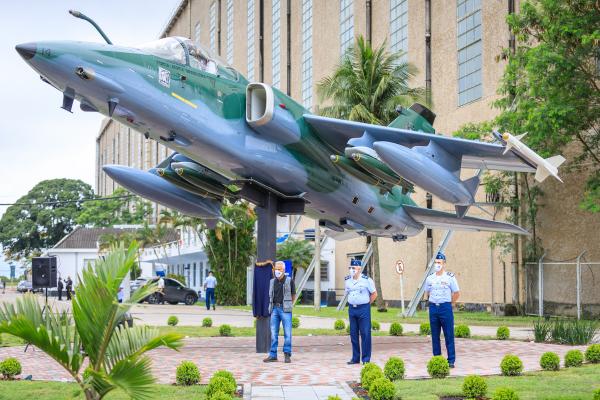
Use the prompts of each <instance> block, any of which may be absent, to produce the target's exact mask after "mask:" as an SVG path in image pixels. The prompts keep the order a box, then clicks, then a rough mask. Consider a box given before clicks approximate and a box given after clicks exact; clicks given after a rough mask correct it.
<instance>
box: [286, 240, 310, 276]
mask: <svg viewBox="0 0 600 400" xmlns="http://www.w3.org/2000/svg"><path fill="white" fill-rule="evenodd" d="M314 253H315V246H314V245H313V244H312V243H310V242H308V241H306V240H298V239H292V238H289V239H288V240H286V241H285V242H283V243H281V244H280V245H278V246H277V259H278V260H292V264H293V267H294V276H296V270H297V269H298V268H304V269H305V270H306V268H308V266H309V265H310V262H311V261H312V259H313V255H314Z"/></svg>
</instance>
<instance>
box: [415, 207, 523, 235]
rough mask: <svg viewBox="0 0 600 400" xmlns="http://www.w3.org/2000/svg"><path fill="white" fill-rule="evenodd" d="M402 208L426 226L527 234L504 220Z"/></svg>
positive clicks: (418, 208) (416, 208)
mask: <svg viewBox="0 0 600 400" xmlns="http://www.w3.org/2000/svg"><path fill="white" fill-rule="evenodd" d="M404 210H405V211H406V212H407V213H408V215H410V216H411V217H412V218H413V219H414V220H415V221H417V222H419V223H421V224H423V225H425V226H426V227H427V228H440V229H451V230H460V231H488V232H504V233H515V234H517V235H528V234H529V232H527V231H526V230H525V229H523V228H521V227H519V226H516V225H513V224H509V223H506V222H498V221H490V220H487V219H482V218H474V217H462V218H459V217H457V216H456V215H455V214H452V213H447V212H443V211H438V210H430V209H427V208H421V207H414V206H406V205H405V206H404Z"/></svg>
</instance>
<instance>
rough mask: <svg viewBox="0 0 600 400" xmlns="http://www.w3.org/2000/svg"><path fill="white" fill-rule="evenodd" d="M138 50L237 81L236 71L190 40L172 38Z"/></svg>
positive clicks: (156, 41) (150, 43)
mask: <svg viewBox="0 0 600 400" xmlns="http://www.w3.org/2000/svg"><path fill="white" fill-rule="evenodd" d="M137 48H138V49H140V50H142V51H145V52H148V53H150V54H153V55H155V56H157V57H160V58H164V59H165V60H168V61H171V62H175V63H178V64H183V65H187V66H190V67H192V68H195V69H197V70H200V71H204V72H206V73H209V74H213V75H217V76H220V77H223V78H227V79H231V80H235V81H237V80H239V74H238V73H237V71H236V70H235V69H233V68H231V67H230V66H228V65H227V64H225V63H223V62H222V61H221V60H219V59H218V58H217V57H215V56H213V55H212V54H211V52H210V51H209V50H208V49H206V48H204V47H202V46H200V45H197V44H195V43H194V42H193V41H192V40H191V39H188V38H184V37H179V36H173V37H166V38H163V39H159V40H155V41H153V42H149V43H145V44H142V45H140V46H137Z"/></svg>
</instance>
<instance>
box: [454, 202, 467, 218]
mask: <svg viewBox="0 0 600 400" xmlns="http://www.w3.org/2000/svg"><path fill="white" fill-rule="evenodd" d="M454 209H455V210H456V215H457V216H458V218H462V217H464V216H465V214H466V213H467V210H468V209H469V206H458V205H456V206H454Z"/></svg>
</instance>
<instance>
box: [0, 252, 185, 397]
mask: <svg viewBox="0 0 600 400" xmlns="http://www.w3.org/2000/svg"><path fill="white" fill-rule="evenodd" d="M136 256H137V245H136V244H135V243H133V244H132V245H131V246H130V247H129V249H127V250H126V249H125V248H124V247H121V248H117V249H114V250H113V251H111V252H110V253H109V254H108V255H107V256H106V257H105V258H104V259H99V260H97V261H96V263H95V266H92V265H88V266H87V267H86V268H85V269H84V270H83V273H82V276H81V279H80V282H81V283H80V284H79V286H77V294H76V295H75V297H74V298H73V317H72V320H71V317H70V316H69V315H68V314H67V313H59V312H58V311H57V310H55V309H54V308H52V307H51V306H50V307H48V308H46V310H45V312H44V313H42V309H41V306H40V304H39V303H38V301H37V299H36V298H35V296H33V295H25V296H24V297H23V298H20V299H17V301H16V305H13V304H7V303H4V305H3V307H2V308H0V332H2V333H9V334H11V335H14V336H17V337H20V338H21V339H23V340H25V341H26V342H27V343H31V344H32V345H34V346H36V347H37V348H39V349H40V350H42V351H44V352H45V353H46V354H47V355H48V356H50V357H51V358H52V359H54V360H55V361H56V362H57V363H58V364H59V365H61V366H62V367H63V368H64V369H65V370H67V372H68V373H69V374H70V375H71V376H72V377H73V379H74V380H75V381H76V382H77V384H79V386H80V387H81V389H82V390H83V391H84V393H85V398H86V399H87V400H98V399H102V398H103V397H104V396H105V395H106V394H107V393H109V392H110V391H112V390H114V389H117V388H118V389H121V390H123V391H124V392H125V393H127V395H129V396H130V397H131V398H133V399H147V398H151V397H152V394H153V389H152V384H153V383H154V377H153V376H152V369H151V361H150V358H149V357H147V356H146V355H145V353H146V352H148V351H150V350H153V349H155V348H158V347H161V346H166V347H169V348H171V349H177V348H179V347H180V346H181V345H182V342H181V339H182V337H181V336H180V335H178V334H174V333H169V334H160V333H159V332H158V329H155V328H151V327H148V326H142V325H140V326H135V327H131V328H130V327H128V326H127V324H124V323H123V320H124V317H125V313H126V312H127V311H128V310H129V309H130V308H131V306H132V305H134V304H137V303H138V302H139V301H140V300H141V299H143V298H144V297H146V296H148V295H149V294H151V293H153V292H154V291H156V285H145V286H143V287H141V288H139V289H138V290H136V291H135V292H134V293H132V295H131V298H130V299H129V300H128V301H126V302H124V303H118V302H117V291H118V289H119V286H120V285H121V283H122V281H123V277H124V276H125V275H126V274H128V273H129V271H130V269H131V267H132V265H133V264H134V261H135V258H136ZM82 350H83V351H82ZM86 358H87V359H88V362H89V366H88V368H86V370H85V373H84V371H83V370H82V366H83V364H84V362H85V359H86Z"/></svg>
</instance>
